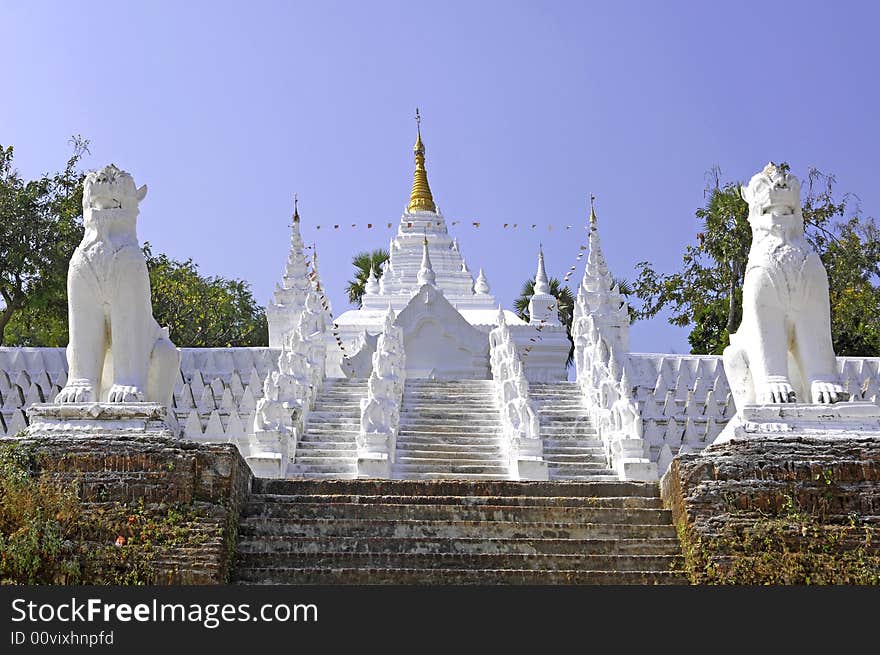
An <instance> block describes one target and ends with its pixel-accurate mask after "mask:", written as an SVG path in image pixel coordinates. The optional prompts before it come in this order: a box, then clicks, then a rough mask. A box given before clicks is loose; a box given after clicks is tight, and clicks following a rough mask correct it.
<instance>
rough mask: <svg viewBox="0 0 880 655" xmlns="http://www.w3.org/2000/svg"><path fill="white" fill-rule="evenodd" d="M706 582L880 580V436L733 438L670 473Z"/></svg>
mask: <svg viewBox="0 0 880 655" xmlns="http://www.w3.org/2000/svg"><path fill="white" fill-rule="evenodd" d="M661 495H662V497H663V501H664V504H665V505H666V506H667V507H668V508H670V509H671V510H672V513H673V519H674V520H675V523H676V526H677V527H678V531H679V537H680V538H681V540H682V546H683V549H684V551H685V556H686V558H687V560H688V566H689V569H690V573H691V577H692V581H694V582H697V583H706V582H709V583H745V584H762V583H771V584H776V583H795V584H805V583H859V584H861V583H877V582H878V577H880V557H878V556H880V440H875V439H839V440H835V439H826V438H815V437H813V438H811V437H787V438H775V439H754V440H743V441H731V442H728V443H725V444H720V445H718V446H710V447H709V448H707V449H706V450H705V451H703V452H702V453H701V454H695V455H683V456H679V457H676V458H675V459H674V460H673V461H672V464H671V465H670V467H669V470H668V471H667V472H666V474H665V475H664V476H663V478H662V480H661Z"/></svg>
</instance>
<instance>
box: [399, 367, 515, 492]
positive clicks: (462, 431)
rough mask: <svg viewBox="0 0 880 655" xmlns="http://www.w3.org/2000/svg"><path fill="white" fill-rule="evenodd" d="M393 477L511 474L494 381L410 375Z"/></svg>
mask: <svg viewBox="0 0 880 655" xmlns="http://www.w3.org/2000/svg"><path fill="white" fill-rule="evenodd" d="M392 477H394V478H396V479H405V480H419V479H428V478H441V479H443V478H445V479H495V480H503V479H506V478H508V477H509V472H508V467H507V464H506V459H505V457H504V455H503V453H502V447H501V425H500V418H499V416H498V406H497V404H496V401H495V387H494V383H493V382H492V381H491V380H454V381H446V380H417V379H414V380H407V381H406V386H405V387H404V391H403V405H402V407H401V412H400V431H399V433H398V436H397V448H396V452H395V457H394V467H393V469H392Z"/></svg>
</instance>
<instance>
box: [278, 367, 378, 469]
mask: <svg viewBox="0 0 880 655" xmlns="http://www.w3.org/2000/svg"><path fill="white" fill-rule="evenodd" d="M366 396H367V381H366V380H358V379H327V380H325V381H324V387H323V389H322V390H321V392H320V393H319V394H318V398H317V400H316V401H315V408H314V409H313V410H312V411H311V412H310V413H309V417H308V420H307V422H306V425H305V430H304V433H303V436H302V438H301V439H300V442H299V444H298V445H297V447H296V456H295V457H294V461H293V463H292V464H290V465H289V466H288V469H287V477H289V478H338V479H352V478H356V477H357V442H356V439H357V434H358V432H359V431H360V424H361V409H360V401H361V398H366Z"/></svg>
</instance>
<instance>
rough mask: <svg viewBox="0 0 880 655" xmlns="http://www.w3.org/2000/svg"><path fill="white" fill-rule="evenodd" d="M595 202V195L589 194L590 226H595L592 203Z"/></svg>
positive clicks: (594, 209)
mask: <svg viewBox="0 0 880 655" xmlns="http://www.w3.org/2000/svg"><path fill="white" fill-rule="evenodd" d="M595 202H596V196H595V194H592V193H591V194H590V225H595V224H596V208H595V206H594V204H593V203H595Z"/></svg>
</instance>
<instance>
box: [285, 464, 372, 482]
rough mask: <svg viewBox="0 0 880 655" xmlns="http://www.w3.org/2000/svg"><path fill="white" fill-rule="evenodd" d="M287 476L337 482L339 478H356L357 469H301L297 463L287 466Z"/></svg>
mask: <svg viewBox="0 0 880 655" xmlns="http://www.w3.org/2000/svg"><path fill="white" fill-rule="evenodd" d="M287 477H288V478H290V479H292V480H330V481H333V482H336V481H338V480H356V479H357V477H358V475H357V470H356V469H355V470H349V471H338V470H334V471H305V472H304V471H301V470H300V469H298V468H296V465H295V464H290V465H288V467H287Z"/></svg>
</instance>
